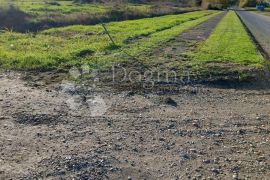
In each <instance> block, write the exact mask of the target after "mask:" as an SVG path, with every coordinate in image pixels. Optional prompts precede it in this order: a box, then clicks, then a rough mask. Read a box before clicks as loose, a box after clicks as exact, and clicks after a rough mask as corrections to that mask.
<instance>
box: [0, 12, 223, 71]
mask: <svg viewBox="0 0 270 180" xmlns="http://www.w3.org/2000/svg"><path fill="white" fill-rule="evenodd" d="M217 13H219V12H217V11H198V12H191V13H185V14H180V15H167V16H162V17H156V18H145V19H140V20H129V21H122V22H112V23H108V24H106V26H107V28H108V30H109V31H110V33H111V35H112V37H113V38H114V39H115V40H116V42H117V45H118V47H114V46H112V44H111V42H110V40H109V38H108V37H107V35H106V34H105V33H104V29H103V28H102V27H101V25H94V26H82V25H75V26H67V27H63V28H52V29H49V30H46V31H41V32H39V33H37V34H33V33H15V32H7V31H4V32H0V66H1V67H3V68H8V69H18V70H50V69H55V68H59V67H60V68H66V67H70V66H74V65H80V64H89V65H93V66H104V65H110V64H111V63H113V62H118V61H122V60H123V59H121V58H123V56H122V55H124V53H123V50H126V51H128V52H129V53H130V54H133V55H137V54H139V53H140V52H143V51H147V50H150V49H151V48H154V47H156V46H158V44H160V43H162V42H164V41H167V40H169V39H170V38H172V37H174V36H177V35H178V34H180V33H181V32H183V31H184V30H186V29H189V28H191V27H193V26H196V25H197V24H199V23H201V22H203V21H206V20H207V19H209V18H211V17H212V16H214V15H215V14H217ZM95 68H96V67H95Z"/></svg>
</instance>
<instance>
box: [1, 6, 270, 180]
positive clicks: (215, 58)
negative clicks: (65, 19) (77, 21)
mask: <svg viewBox="0 0 270 180" xmlns="http://www.w3.org/2000/svg"><path fill="white" fill-rule="evenodd" d="M241 13H242V12H241ZM240 15H241V17H242V16H243V17H246V16H249V15H250V14H249V13H246V14H245V13H244V12H243V13H242V14H240ZM251 16H252V17H253V16H254V17H255V18H262V20H264V21H263V22H268V21H267V19H264V18H263V17H261V15H258V16H257V15H253V14H252V15H251ZM243 19H244V18H243ZM258 20H259V19H258ZM251 21H252V20H251ZM252 23H254V22H251V23H250V24H251V25H252ZM266 26H267V27H268V25H267V24H266V25H265V27H266ZM105 27H106V28H107V30H108V31H109V32H110V35H111V38H113V40H114V41H115V42H114V43H113V42H111V40H110V37H109V36H108V34H107V33H106V31H105V30H104V29H103V28H102V26H101V25H95V26H82V25H81V26H78V25H75V26H67V27H61V28H51V29H48V30H44V31H40V32H37V33H17V32H12V31H1V32H0V66H1V67H2V68H5V69H6V70H2V71H1V72H0V142H1V143H0V152H1V156H0V179H133V180H137V179H267V177H270V151H269V148H270V143H269V141H270V136H269V134H270V124H269V122H270V121H269V120H270V109H269V107H270V83H269V79H267V78H269V76H266V75H269V73H268V72H269V71H268V69H267V67H266V66H265V62H266V61H265V59H264V58H263V56H262V55H261V52H260V50H259V48H257V46H256V44H255V42H254V41H253V38H252V37H251V36H249V34H248V32H247V31H246V29H245V27H244V25H243V24H242V23H241V21H240V19H239V18H238V16H237V14H236V13H235V12H233V11H229V12H225V11H224V12H223V11H220V12H219V11H200V12H191V13H185V14H180V15H168V16H161V17H155V18H146V19H140V20H130V21H123V22H111V23H107V24H105ZM251 27H252V26H251ZM250 30H251V31H252V30H254V29H252V28H250ZM258 32H265V33H266V34H267V33H268V30H266V31H264V30H261V28H258ZM254 36H255V35H254ZM255 37H256V36H255ZM257 40H258V41H259V42H260V39H259V38H258V39H257ZM262 45H263V44H262ZM114 63H115V64H114ZM112 65H115V66H113V67H115V69H114V68H113V69H112ZM7 69H9V70H7ZM10 69H15V70H23V71H16V72H14V71H12V70H10ZM25 70H32V72H26V71H25ZM40 70H42V71H45V72H40ZM166 71H170V72H175V73H176V74H175V77H176V78H177V80H179V81H176V82H174V81H172V79H171V78H172V77H171V76H168V78H169V81H166V74H165V78H164V76H162V77H161V79H160V76H159V73H160V72H166ZM145 72H148V73H149V72H150V73H152V74H151V76H150V79H148V78H149V74H144V73H145ZM260 73H262V74H260ZM139 74H143V75H144V76H143V77H142V75H141V76H140V75H139ZM147 75H148V76H147ZM258 75H262V76H263V77H260V76H258ZM123 76H125V77H126V78H125V79H124V78H123ZM179 78H180V79H179ZM189 78H191V79H189ZM123 79H124V80H123ZM167 80H168V79H167ZM180 82H181V83H180Z"/></svg>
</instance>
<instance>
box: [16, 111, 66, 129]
mask: <svg viewBox="0 0 270 180" xmlns="http://www.w3.org/2000/svg"><path fill="white" fill-rule="evenodd" d="M13 118H14V119H15V122H17V123H19V124H26V125H33V126H36V125H43V124H45V125H55V124H58V123H59V122H62V119H61V116H60V115H52V114H31V113H16V114H14V115H13Z"/></svg>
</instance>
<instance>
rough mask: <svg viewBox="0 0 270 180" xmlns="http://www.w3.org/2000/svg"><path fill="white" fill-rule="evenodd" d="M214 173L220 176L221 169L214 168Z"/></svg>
mask: <svg viewBox="0 0 270 180" xmlns="http://www.w3.org/2000/svg"><path fill="white" fill-rule="evenodd" d="M212 172H213V173H215V174H219V173H220V170H219V169H216V168H213V169H212Z"/></svg>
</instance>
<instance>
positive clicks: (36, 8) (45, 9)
mask: <svg viewBox="0 0 270 180" xmlns="http://www.w3.org/2000/svg"><path fill="white" fill-rule="evenodd" d="M0 2H1V5H2V6H5V5H6V6H7V5H8V4H12V5H13V6H15V7H17V8H19V9H20V10H22V11H23V12H26V13H28V14H29V15H32V16H35V17H39V18H40V17H42V16H57V15H61V16H62V15H67V14H72V13H85V14H98V13H105V12H106V11H108V8H109V7H110V6H109V5H108V6H106V4H95V3H91V4H83V5H81V4H75V3H73V2H72V1H57V5H55V4H50V3H46V2H47V1H43V0H41V1H28V0H27V1H11V2H8V1H6V0H0ZM48 2H49V1H48ZM150 7H151V5H146V4H127V6H126V8H128V9H130V10H138V11H143V12H148V11H149V9H150Z"/></svg>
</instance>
